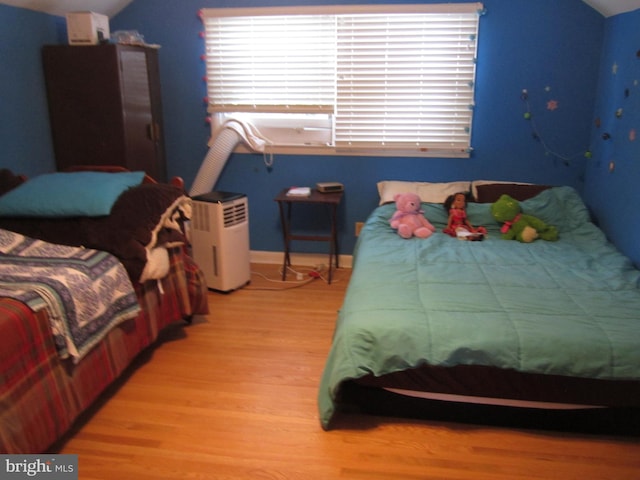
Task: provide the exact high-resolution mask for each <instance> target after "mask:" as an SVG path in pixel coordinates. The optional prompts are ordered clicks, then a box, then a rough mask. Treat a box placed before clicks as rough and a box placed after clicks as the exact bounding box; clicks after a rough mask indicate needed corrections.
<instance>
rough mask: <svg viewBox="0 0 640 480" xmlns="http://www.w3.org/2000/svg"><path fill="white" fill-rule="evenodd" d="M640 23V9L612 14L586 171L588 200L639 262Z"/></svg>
mask: <svg viewBox="0 0 640 480" xmlns="http://www.w3.org/2000/svg"><path fill="white" fill-rule="evenodd" d="M639 23H640V10H636V11H635V12H631V13H627V14H624V15H617V16H615V17H612V18H609V19H607V22H606V29H605V39H604V54H603V57H602V63H601V67H600V82H599V87H598V93H597V97H596V98H597V99H598V101H597V104H596V109H595V115H594V121H593V122H592V139H593V140H592V143H593V158H592V159H591V160H590V161H589V163H588V165H587V168H586V173H585V184H586V186H585V200H586V202H587V204H588V205H589V207H590V208H591V210H592V212H593V214H594V216H595V218H596V220H597V221H598V222H599V223H600V226H601V227H602V228H603V229H604V230H605V232H606V233H607V234H608V235H609V237H610V238H612V239H614V240H615V243H616V245H617V246H618V248H620V249H621V250H622V251H623V252H624V253H625V254H627V255H628V256H629V257H631V259H632V260H633V262H634V263H635V264H636V265H640V242H638V239H639V238H640V210H638V204H640V201H639V200H640V195H639V193H638V192H639V189H638V183H640V30H639V29H638V24H639ZM617 113H618V114H617ZM636 132H637V133H636ZM605 134H608V135H609V136H610V138H609V139H608V140H605V139H604V138H603V135H605ZM636 137H637V138H636ZM612 162H613V165H614V168H613V171H611V170H610V164H611V163H612Z"/></svg>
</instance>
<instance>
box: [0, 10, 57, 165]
mask: <svg viewBox="0 0 640 480" xmlns="http://www.w3.org/2000/svg"><path fill="white" fill-rule="evenodd" d="M65 28H66V27H65V24H64V19H62V18H59V17H53V16H50V15H45V14H44V13H37V12H32V11H31V10H25V9H22V8H15V7H7V6H5V5H0V72H1V73H0V114H1V118H0V167H5V168H10V169H12V170H14V171H15V172H20V173H24V174H27V175H34V174H37V173H42V172H47V171H51V170H53V169H54V168H55V161H54V157H53V144H52V142H51V133H50V131H49V117H48V115H49V113H48V111H47V96H46V92H45V88H44V76H43V72H42V62H41V60H40V59H41V57H40V49H41V47H42V45H44V44H47V43H58V42H59V39H60V38H61V33H64V34H65V35H66V30H65Z"/></svg>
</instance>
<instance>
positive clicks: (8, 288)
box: [0, 229, 140, 362]
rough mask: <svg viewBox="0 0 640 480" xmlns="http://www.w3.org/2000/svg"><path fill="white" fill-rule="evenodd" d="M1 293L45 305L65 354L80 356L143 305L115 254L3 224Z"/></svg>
mask: <svg viewBox="0 0 640 480" xmlns="http://www.w3.org/2000/svg"><path fill="white" fill-rule="evenodd" d="M0 296H3V297H9V298H13V299H15V300H19V301H21V302H23V303H25V304H26V305H28V306H29V307H30V308H31V310H33V311H34V312H38V311H40V310H43V309H44V310H46V311H47V313H48V318H49V321H50V326H51V330H52V332H53V337H54V341H55V344H56V347H57V349H58V352H59V354H60V356H61V358H66V357H69V356H71V357H72V358H73V360H74V362H77V361H79V360H80V359H81V358H82V357H83V356H84V355H86V353H87V352H88V351H89V350H90V349H91V348H92V347H93V346H94V345H95V344H96V343H98V342H99V341H100V340H101V339H102V338H103V337H104V336H105V335H106V334H107V333H108V331H109V330H110V329H112V328H113V327H114V326H116V325H118V324H120V323H122V322H123V321H125V320H128V319H131V318H134V317H135V316H136V315H137V314H138V312H139V311H140V307H139V305H138V301H137V298H136V294H135V291H134V289H133V286H132V284H131V281H130V280H129V277H128V275H127V272H126V270H125V269H124V267H123V266H122V264H121V263H120V262H119V261H118V260H117V259H116V258H115V257H114V256H113V255H111V254H109V253H106V252H102V251H98V250H92V249H85V248H80V247H68V246H63V245H57V244H52V243H48V242H44V241H42V240H36V239H33V238H29V237H25V236H24V235H20V234H18V233H14V232H10V231H8V230H1V229H0Z"/></svg>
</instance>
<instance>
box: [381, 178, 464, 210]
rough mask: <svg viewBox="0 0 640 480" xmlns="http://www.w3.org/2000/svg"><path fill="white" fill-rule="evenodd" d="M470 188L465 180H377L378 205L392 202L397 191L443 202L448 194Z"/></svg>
mask: <svg viewBox="0 0 640 480" xmlns="http://www.w3.org/2000/svg"><path fill="white" fill-rule="evenodd" d="M470 188H471V184H470V182H467V181H462V182H446V183H429V182H405V181H400V180H385V181H382V182H378V194H379V195H380V205H382V204H385V203H389V202H393V201H394V200H393V197H394V196H395V195H396V194H397V193H416V194H418V196H420V200H421V201H423V202H429V203H444V201H445V200H446V199H447V197H448V196H449V195H452V194H454V193H458V192H468V191H469V189H470Z"/></svg>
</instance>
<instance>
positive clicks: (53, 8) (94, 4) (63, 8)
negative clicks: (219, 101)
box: [0, 0, 640, 17]
mask: <svg viewBox="0 0 640 480" xmlns="http://www.w3.org/2000/svg"><path fill="white" fill-rule="evenodd" d="M132 1H133V0H0V3H4V4H5V5H13V6H15V7H22V8H28V9H30V10H37V11H41V12H46V13H50V14H52V15H61V16H62V15H64V14H65V13H67V12H75V11H83V10H90V11H92V12H96V13H101V14H103V15H107V16H108V17H113V16H114V15H116V14H117V13H118V12H119V11H120V10H122V9H123V8H124V7H126V6H127V5H128V4H129V3H131V2H132ZM583 1H584V2H585V3H587V4H589V5H591V6H592V7H593V8H595V9H596V10H598V11H599V12H600V13H601V14H602V15H604V16H605V17H610V16H612V15H617V14H619V13H625V12H630V11H632V10H636V9H638V8H640V0H583Z"/></svg>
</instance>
